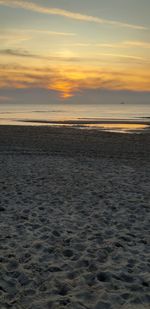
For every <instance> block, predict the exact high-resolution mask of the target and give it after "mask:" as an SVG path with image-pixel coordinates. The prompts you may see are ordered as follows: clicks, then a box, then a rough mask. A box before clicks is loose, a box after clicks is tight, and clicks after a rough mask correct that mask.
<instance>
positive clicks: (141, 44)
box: [122, 41, 150, 49]
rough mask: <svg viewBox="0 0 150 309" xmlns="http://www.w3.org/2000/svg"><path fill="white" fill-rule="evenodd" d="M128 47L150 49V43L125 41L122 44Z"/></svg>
mask: <svg viewBox="0 0 150 309" xmlns="http://www.w3.org/2000/svg"><path fill="white" fill-rule="evenodd" d="M122 45H123V46H126V47H140V48H148V49H149V48H150V42H143V41H125V42H123V43H122Z"/></svg>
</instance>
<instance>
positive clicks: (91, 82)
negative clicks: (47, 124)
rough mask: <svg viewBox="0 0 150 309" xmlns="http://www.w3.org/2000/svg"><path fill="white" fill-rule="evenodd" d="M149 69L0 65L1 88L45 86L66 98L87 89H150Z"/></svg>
mask: <svg viewBox="0 0 150 309" xmlns="http://www.w3.org/2000/svg"><path fill="white" fill-rule="evenodd" d="M149 72H150V71H147V72H145V70H144V68H143V69H142V68H141V69H138V68H135V69H130V70H127V69H126V70H125V69H123V70H121V69H120V70H119V69H118V70H117V69H110V68H102V67H101V68H91V67H83V66H82V67H76V66H69V65H68V66H65V65H63V66H60V67H59V69H57V68H56V67H48V68H36V67H23V66H12V67H11V66H8V65H3V66H1V67H0V88H44V89H50V90H54V91H56V92H58V94H59V96H60V97H61V98H63V99H67V98H70V97H71V96H73V95H75V94H76V93H77V92H80V91H82V90H84V89H107V90H130V91H149V89H150V82H149V81H150V73H149Z"/></svg>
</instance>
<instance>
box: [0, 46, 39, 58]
mask: <svg viewBox="0 0 150 309" xmlns="http://www.w3.org/2000/svg"><path fill="white" fill-rule="evenodd" d="M0 54H1V55H7V56H15V57H25V58H43V57H41V56H40V55H35V54H31V53H29V52H28V51H26V50H22V49H11V48H8V49H1V50H0Z"/></svg>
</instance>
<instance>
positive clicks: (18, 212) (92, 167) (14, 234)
mask: <svg viewBox="0 0 150 309" xmlns="http://www.w3.org/2000/svg"><path fill="white" fill-rule="evenodd" d="M149 187H150V134H149V133H148V132H146V133H145V134H144V133H141V134H116V133H107V132H100V131H98V130H97V131H96V130H94V131H93V130H91V131H85V130H76V129H73V128H50V127H30V126H29V127H21V126H20V127H19V126H0V192H1V199H0V218H1V256H0V263H1V267H0V307H1V308H2V309H4V308H12V309H26V308H27V309H41V308H42V309H49V308H52V309H56V308H69V309H84V308H86V309H111V308H112V309H119V308H123V309H127V308H133V309H134V308H138V309H143V308H149V307H150V275H149V273H150V237H149V234H150V192H149Z"/></svg>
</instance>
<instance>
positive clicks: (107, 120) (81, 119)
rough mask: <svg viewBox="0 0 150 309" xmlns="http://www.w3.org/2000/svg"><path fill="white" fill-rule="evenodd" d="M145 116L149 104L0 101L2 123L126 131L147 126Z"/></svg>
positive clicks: (147, 122)
mask: <svg viewBox="0 0 150 309" xmlns="http://www.w3.org/2000/svg"><path fill="white" fill-rule="evenodd" d="M148 117H150V104H92V103H91V104H90V105H85V104H65V103H62V104H41V105H33V104H30V105H29V104H26V105H25V104H24V105H22V106H21V105H19V104H18V105H17V104H16V105H11V104H5V105H4V104H3V105H0V124H3V125H38V126H39V125H53V126H54V125H57V126H58V125H59V126H60V125H63V126H64V125H65V126H73V127H76V128H82V129H91V128H92V129H100V130H107V131H113V132H123V133H126V132H133V131H136V132H138V131H139V130H143V129H146V128H148V124H149V122H150V120H149V119H148ZM52 122H55V123H52ZM64 122H65V123H64ZM96 122H97V123H96ZM138 122H139V123H138Z"/></svg>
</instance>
